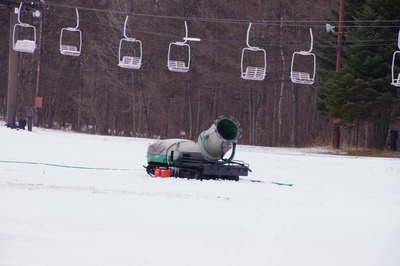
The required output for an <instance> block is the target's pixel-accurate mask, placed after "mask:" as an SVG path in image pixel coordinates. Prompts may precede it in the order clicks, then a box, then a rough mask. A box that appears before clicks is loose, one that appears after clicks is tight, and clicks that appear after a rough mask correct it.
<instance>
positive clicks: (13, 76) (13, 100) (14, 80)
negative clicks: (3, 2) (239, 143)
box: [7, 7, 18, 128]
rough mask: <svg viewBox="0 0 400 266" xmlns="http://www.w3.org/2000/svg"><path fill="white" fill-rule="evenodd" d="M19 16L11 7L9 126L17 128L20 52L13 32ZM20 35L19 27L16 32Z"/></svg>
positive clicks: (8, 94)
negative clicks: (15, 46)
mask: <svg viewBox="0 0 400 266" xmlns="http://www.w3.org/2000/svg"><path fill="white" fill-rule="evenodd" d="M17 22H18V17H17V14H15V7H11V9H10V36H9V48H8V90H7V91H8V93H7V126H8V127H11V128H16V127H17V125H16V123H15V117H16V110H17V95H18V94H17V92H18V91H17V87H18V53H17V52H16V51H14V49H13V46H14V42H13V32H14V25H15V24H17ZM15 34H17V35H18V29H17V32H16V33H15Z"/></svg>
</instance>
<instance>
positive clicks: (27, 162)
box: [0, 160, 132, 171]
mask: <svg viewBox="0 0 400 266" xmlns="http://www.w3.org/2000/svg"><path fill="white" fill-rule="evenodd" d="M0 163H14V164H30V165H45V166H53V167H62V168H71V169H82V170H98V171H131V170H132V169H125V168H108V167H87V166H76V165H64V164H55V163H41V162H29V161H9V160H0Z"/></svg>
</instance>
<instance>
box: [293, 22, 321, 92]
mask: <svg viewBox="0 0 400 266" xmlns="http://www.w3.org/2000/svg"><path fill="white" fill-rule="evenodd" d="M310 37H311V47H310V50H308V51H300V52H294V53H293V55H292V63H291V67H290V79H291V81H292V82H293V83H297V84H306V85H311V84H314V81H315V71H316V61H317V59H316V56H315V54H314V53H312V49H313V33H312V29H311V28H310ZM300 57H303V58H306V57H307V58H309V57H311V60H312V66H311V67H312V71H310V72H304V71H298V70H294V68H295V67H294V66H295V62H296V61H297V60H299V58H300Z"/></svg>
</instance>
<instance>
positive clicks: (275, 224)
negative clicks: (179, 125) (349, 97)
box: [0, 127, 400, 266]
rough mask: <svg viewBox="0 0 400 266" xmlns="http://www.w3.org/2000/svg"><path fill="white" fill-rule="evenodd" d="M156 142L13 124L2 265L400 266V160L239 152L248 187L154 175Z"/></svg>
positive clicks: (1, 189)
mask: <svg viewBox="0 0 400 266" xmlns="http://www.w3.org/2000/svg"><path fill="white" fill-rule="evenodd" d="M152 142H153V140H150V139H135V138H123V137H105V136H93V135H84V134H76V133H70V132H63V131H53V130H45V129H39V128H34V129H33V132H27V131H22V130H19V131H17V130H11V129H8V128H5V127H1V128H0V143H1V146H0V147H1V148H0V265H2V266H11V265H41V266H43V265H68V266H70V265H85V266H87V265H174V266H177V265H185V266H187V265H191V266H196V265H201V266H204V265H208V266H212V265H218V266H224V265H232V266H234V265H265V266H269V265H271V266H272V265H274V266H275V265H279V266H292V265H307V266H310V265H318V266H321V265H324V266H328V265H332V266H337V265H342V266H343V265H351V266H354V265H362V266H368V265H385V266H397V265H399V263H400V252H399V247H400V160H399V159H384V158H358V157H345V156H333V155H327V154H323V153H320V152H319V153H317V152H315V151H312V150H305V149H283V148H266V147H253V146H241V145H239V146H238V150H237V153H236V158H237V159H240V160H243V161H245V162H247V163H249V164H250V165H251V169H252V170H253V172H252V173H251V174H250V176H249V177H247V178H245V179H242V180H240V181H239V182H234V181H196V180H185V179H175V178H164V179H160V178H157V179H154V178H151V177H149V176H147V174H146V173H145V171H144V168H143V165H145V164H146V157H145V154H146V149H147V146H148V144H150V143H152ZM250 179H253V180H259V181H261V182H250V181H249V180H250ZM274 182H279V183H284V184H293V186H286V185H278V184H276V183H274Z"/></svg>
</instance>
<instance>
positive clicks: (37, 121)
mask: <svg viewBox="0 0 400 266" xmlns="http://www.w3.org/2000/svg"><path fill="white" fill-rule="evenodd" d="M39 20H40V21H39V38H38V50H39V58H38V62H37V72H36V93H35V101H36V99H37V98H38V96H39V95H40V69H41V64H42V29H43V17H40V18H39ZM35 105H36V104H35ZM35 107H36V108H38V109H39V108H41V106H40V107H39V106H35ZM38 109H37V112H35V126H37V127H38V126H39V111H38Z"/></svg>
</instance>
